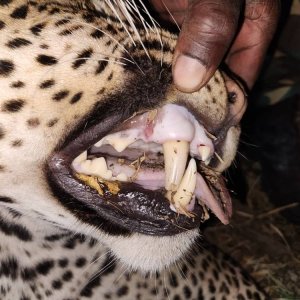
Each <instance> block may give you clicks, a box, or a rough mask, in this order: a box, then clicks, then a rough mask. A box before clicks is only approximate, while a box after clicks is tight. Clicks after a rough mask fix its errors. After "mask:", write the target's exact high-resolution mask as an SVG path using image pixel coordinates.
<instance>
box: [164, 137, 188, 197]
mask: <svg viewBox="0 0 300 300" xmlns="http://www.w3.org/2000/svg"><path fill="white" fill-rule="evenodd" d="M163 150H164V158H165V174H166V178H165V188H166V190H168V191H176V190H177V187H178V185H179V183H180V181H181V179H182V176H183V174H184V170H185V166H186V162H187V158H188V153H189V143H188V142H186V141H168V142H165V143H164V144H163Z"/></svg>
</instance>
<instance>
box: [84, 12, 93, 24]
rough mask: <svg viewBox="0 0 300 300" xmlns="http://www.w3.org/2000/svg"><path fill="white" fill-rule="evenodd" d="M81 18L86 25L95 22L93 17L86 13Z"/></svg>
mask: <svg viewBox="0 0 300 300" xmlns="http://www.w3.org/2000/svg"><path fill="white" fill-rule="evenodd" d="M82 18H83V19H84V20H85V21H86V22H87V23H92V22H94V21H95V16H94V15H93V14H90V13H87V14H83V15H82Z"/></svg>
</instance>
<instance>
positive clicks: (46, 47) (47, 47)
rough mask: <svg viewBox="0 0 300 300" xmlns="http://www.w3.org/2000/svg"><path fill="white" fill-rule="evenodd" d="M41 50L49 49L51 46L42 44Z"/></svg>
mask: <svg viewBox="0 0 300 300" xmlns="http://www.w3.org/2000/svg"><path fill="white" fill-rule="evenodd" d="M40 48H41V49H49V46H48V45H47V44H42V45H40Z"/></svg>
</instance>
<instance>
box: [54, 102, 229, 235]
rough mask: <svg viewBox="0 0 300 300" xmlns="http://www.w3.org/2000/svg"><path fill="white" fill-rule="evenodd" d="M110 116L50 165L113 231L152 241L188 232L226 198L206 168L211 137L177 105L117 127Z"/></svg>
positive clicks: (223, 209) (221, 208) (224, 209)
mask: <svg viewBox="0 0 300 300" xmlns="http://www.w3.org/2000/svg"><path fill="white" fill-rule="evenodd" d="M119 121H120V120H119V119H118V117H110V118H107V119H105V120H103V121H102V122H101V123H99V124H97V125H95V126H94V127H92V128H90V129H89V130H87V131H86V132H84V133H82V134H80V135H79V136H78V137H77V138H76V139H75V140H73V141H72V142H70V143H69V144H68V145H66V146H65V147H64V148H63V149H62V150H60V151H59V152H58V153H56V154H54V156H53V157H52V158H51V159H50V162H49V167H50V171H51V173H52V177H53V178H54V180H55V182H56V183H57V184H58V185H59V186H60V187H61V188H63V189H64V190H65V191H66V192H67V193H68V194H70V195H72V196H73V197H74V198H76V199H77V200H78V201H80V202H81V203H84V204H85V205H87V206H88V207H89V208H92V209H93V210H95V211H97V213H98V214H99V215H100V216H101V217H102V218H104V219H105V220H108V221H109V222H112V223H114V224H115V225H118V226H121V227H123V228H126V229H129V230H130V231H137V232H141V233H144V234H152V235H172V234H176V233H180V232H182V231H185V230H189V229H193V228H196V227H198V226H199V225H200V223H201V222H204V221H205V220H207V218H208V217H209V214H211V213H213V214H214V215H216V216H217V217H218V218H219V219H220V221H221V222H222V223H224V224H227V223H228V222H229V218H230V216H231V200H230V197H229V194H228V192H227V190H226V188H225V185H224V182H223V179H222V177H221V176H220V174H216V172H214V171H213V170H212V169H210V168H209V166H208V164H209V161H210V159H211V158H212V156H213V155H214V141H213V140H214V137H213V136H212V135H210V134H209V133H208V132H207V131H206V129H205V128H204V126H203V125H202V124H200V123H199V122H198V121H197V120H196V118H195V117H194V116H193V115H192V114H191V113H190V112H189V111H188V110H187V109H186V108H185V107H183V106H179V105H175V104H167V105H165V106H163V107H161V108H159V109H155V110H151V111H146V112H143V113H139V114H137V115H134V116H132V117H131V118H129V119H127V120H125V121H123V122H122V123H121V125H119V126H117V127H115V124H120V122H119Z"/></svg>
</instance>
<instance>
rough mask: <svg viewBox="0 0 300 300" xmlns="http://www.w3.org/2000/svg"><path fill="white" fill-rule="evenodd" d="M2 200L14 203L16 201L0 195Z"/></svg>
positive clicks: (0, 200)
mask: <svg viewBox="0 0 300 300" xmlns="http://www.w3.org/2000/svg"><path fill="white" fill-rule="evenodd" d="M0 202H5V203H14V201H13V200H12V199H11V198H9V197H0Z"/></svg>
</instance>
